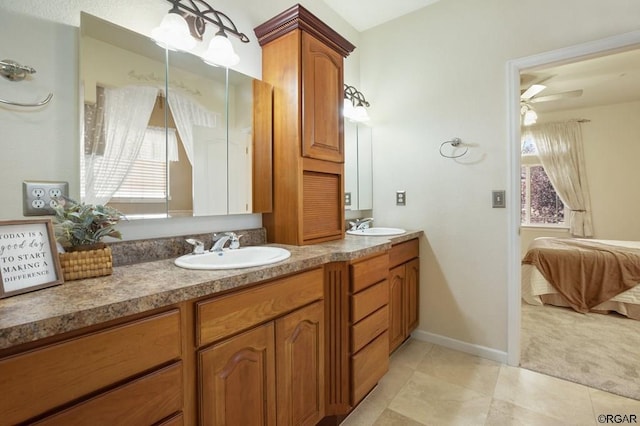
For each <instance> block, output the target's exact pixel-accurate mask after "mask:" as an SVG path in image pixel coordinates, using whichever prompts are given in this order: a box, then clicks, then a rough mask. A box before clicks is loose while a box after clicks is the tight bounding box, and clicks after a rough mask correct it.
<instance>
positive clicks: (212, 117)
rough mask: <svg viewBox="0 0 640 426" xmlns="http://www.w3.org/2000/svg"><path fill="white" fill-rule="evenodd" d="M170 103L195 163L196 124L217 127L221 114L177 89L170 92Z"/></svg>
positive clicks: (174, 117)
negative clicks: (194, 133)
mask: <svg viewBox="0 0 640 426" xmlns="http://www.w3.org/2000/svg"><path fill="white" fill-rule="evenodd" d="M168 103H169V108H171V114H172V115H173V119H174V121H175V122H176V127H177V128H178V134H179V135H180V139H181V140H182V145H183V146H184V150H185V151H186V153H187V158H188V159H189V163H191V165H193V145H194V142H193V128H194V126H201V127H216V125H217V121H218V116H219V114H216V113H214V112H211V111H209V110H207V109H206V108H204V107H203V106H202V105H200V104H198V103H197V102H196V101H193V100H191V99H189V98H188V97H186V96H184V95H181V94H179V93H176V92H175V91H173V92H169V102H168Z"/></svg>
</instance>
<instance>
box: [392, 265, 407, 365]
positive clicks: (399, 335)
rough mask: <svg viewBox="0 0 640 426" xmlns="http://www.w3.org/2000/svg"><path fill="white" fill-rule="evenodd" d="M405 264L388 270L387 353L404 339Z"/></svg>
mask: <svg viewBox="0 0 640 426" xmlns="http://www.w3.org/2000/svg"><path fill="white" fill-rule="evenodd" d="M404 287H405V266H404V265H400V266H396V267H395V268H393V269H391V270H390V271H389V353H391V352H393V351H394V350H395V349H396V348H397V347H398V346H400V344H401V343H402V342H403V341H404V337H405V327H404V323H405V321H404V316H405V309H404V306H405V300H404Z"/></svg>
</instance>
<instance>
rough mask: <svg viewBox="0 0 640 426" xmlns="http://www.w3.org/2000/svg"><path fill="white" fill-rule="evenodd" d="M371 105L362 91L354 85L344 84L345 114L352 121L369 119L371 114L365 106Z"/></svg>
mask: <svg viewBox="0 0 640 426" xmlns="http://www.w3.org/2000/svg"><path fill="white" fill-rule="evenodd" d="M369 106H371V105H370V104H369V102H367V100H366V99H365V98H364V95H363V94H362V92H360V91H358V89H356V88H355V87H353V86H349V85H348V84H345V85H344V109H343V115H344V117H345V118H348V119H349V120H351V121H356V122H360V123H362V122H365V121H369V114H367V110H366V108H365V107H369Z"/></svg>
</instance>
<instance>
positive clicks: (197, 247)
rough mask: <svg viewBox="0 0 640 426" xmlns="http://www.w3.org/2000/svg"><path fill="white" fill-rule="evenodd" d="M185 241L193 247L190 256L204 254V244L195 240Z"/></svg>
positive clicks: (188, 239)
mask: <svg viewBox="0 0 640 426" xmlns="http://www.w3.org/2000/svg"><path fill="white" fill-rule="evenodd" d="M185 241H186V242H187V243H189V244H191V245H192V246H193V251H192V252H191V254H204V243H203V242H202V241H200V240H196V239H195V238H187V239H186V240H185Z"/></svg>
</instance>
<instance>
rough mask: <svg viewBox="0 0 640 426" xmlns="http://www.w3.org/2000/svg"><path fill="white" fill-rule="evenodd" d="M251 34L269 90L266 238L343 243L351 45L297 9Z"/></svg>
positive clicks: (298, 242) (277, 17)
mask: <svg viewBox="0 0 640 426" xmlns="http://www.w3.org/2000/svg"><path fill="white" fill-rule="evenodd" d="M255 33H256V36H257V37H258V40H259V42H260V45H261V46H262V79H263V80H264V81H266V82H268V83H270V84H272V85H273V88H274V91H273V117H274V118H273V120H274V122H273V211H272V212H271V213H266V214H264V215H263V224H264V226H265V228H267V238H268V240H269V241H270V242H278V243H284V244H295V245H303V244H314V243H318V242H322V241H329V240H336V239H341V238H343V236H344V232H343V223H344V140H343V122H342V113H341V111H342V102H343V98H344V94H343V61H344V58H345V57H346V56H347V55H348V54H349V53H350V52H352V51H353V49H355V46H353V45H352V44H351V43H349V42H348V41H347V40H346V39H344V38H343V37H342V36H340V35H339V34H338V33H336V32H335V31H334V30H332V29H331V28H329V27H328V26H327V25H326V24H324V23H323V22H322V21H320V20H319V19H318V18H317V17H315V16H314V15H312V14H311V13H310V12H309V11H307V10H306V9H305V8H303V7H302V6H300V5H296V6H293V7H292V8H290V9H288V10H286V11H285V12H283V13H281V14H280V15H278V16H276V17H274V18H272V19H270V20H269V21H267V22H265V23H264V24H262V25H260V26H258V27H256V28H255ZM254 190H257V191H261V189H260V188H259V187H258V188H255V189H254Z"/></svg>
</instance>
